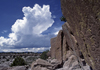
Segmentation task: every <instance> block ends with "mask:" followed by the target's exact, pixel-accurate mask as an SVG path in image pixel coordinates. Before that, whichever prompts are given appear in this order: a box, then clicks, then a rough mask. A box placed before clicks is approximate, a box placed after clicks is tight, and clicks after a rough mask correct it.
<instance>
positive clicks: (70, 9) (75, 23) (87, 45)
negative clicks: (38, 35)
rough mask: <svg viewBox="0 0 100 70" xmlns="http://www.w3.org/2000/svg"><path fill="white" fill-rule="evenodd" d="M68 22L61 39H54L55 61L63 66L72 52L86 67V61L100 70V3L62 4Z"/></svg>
mask: <svg viewBox="0 0 100 70" xmlns="http://www.w3.org/2000/svg"><path fill="white" fill-rule="evenodd" d="M61 9H62V13H63V15H64V17H65V18H66V20H67V22H66V23H64V24H63V25H62V30H60V31H59V33H58V35H57V37H55V38H52V39H51V51H52V52H51V57H52V58H56V59H58V61H60V62H61V63H63V62H64V61H66V60H67V58H68V56H66V55H67V54H68V51H71V52H72V53H73V54H74V55H75V56H76V57H77V61H78V62H79V64H80V66H82V59H85V62H86V63H87V64H88V65H89V66H90V67H91V68H92V69H93V70H100V0H61Z"/></svg>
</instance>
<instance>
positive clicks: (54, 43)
mask: <svg viewBox="0 0 100 70" xmlns="http://www.w3.org/2000/svg"><path fill="white" fill-rule="evenodd" d="M55 50H56V37H55V38H52V39H51V49H50V53H51V58H56V55H55V53H56V52H55Z"/></svg>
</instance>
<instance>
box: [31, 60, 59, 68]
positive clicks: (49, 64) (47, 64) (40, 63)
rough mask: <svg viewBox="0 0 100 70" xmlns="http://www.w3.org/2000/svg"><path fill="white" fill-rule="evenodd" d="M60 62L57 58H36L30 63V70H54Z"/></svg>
mask: <svg viewBox="0 0 100 70" xmlns="http://www.w3.org/2000/svg"><path fill="white" fill-rule="evenodd" d="M59 64H60V62H59V61H58V60H57V59H53V60H50V61H46V60H43V59H37V60H36V61H35V62H33V63H32V65H31V70H55V69H56V68H58V66H59Z"/></svg>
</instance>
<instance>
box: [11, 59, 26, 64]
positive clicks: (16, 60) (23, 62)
mask: <svg viewBox="0 0 100 70" xmlns="http://www.w3.org/2000/svg"><path fill="white" fill-rule="evenodd" d="M22 65H26V62H25V60H24V59H23V58H21V57H16V58H15V60H14V61H13V63H12V64H11V66H22Z"/></svg>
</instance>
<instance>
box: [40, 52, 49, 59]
mask: <svg viewBox="0 0 100 70" xmlns="http://www.w3.org/2000/svg"><path fill="white" fill-rule="evenodd" d="M48 52H49V50H46V51H44V52H42V54H41V56H40V58H41V59H44V60H46V59H47V58H48V56H47V53H48Z"/></svg>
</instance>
